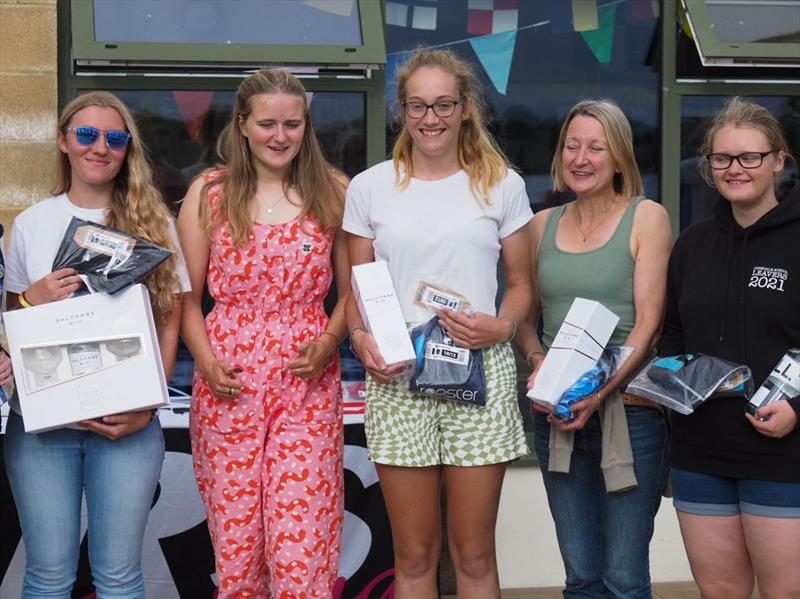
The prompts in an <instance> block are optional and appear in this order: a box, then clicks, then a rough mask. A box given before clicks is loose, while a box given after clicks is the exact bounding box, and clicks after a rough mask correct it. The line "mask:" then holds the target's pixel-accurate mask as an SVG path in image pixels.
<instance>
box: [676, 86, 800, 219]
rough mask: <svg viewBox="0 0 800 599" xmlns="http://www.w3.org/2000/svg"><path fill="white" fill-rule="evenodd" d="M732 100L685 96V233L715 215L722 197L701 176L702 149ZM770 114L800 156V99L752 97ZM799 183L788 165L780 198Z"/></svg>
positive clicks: (682, 206)
mask: <svg viewBox="0 0 800 599" xmlns="http://www.w3.org/2000/svg"><path fill="white" fill-rule="evenodd" d="M727 99H728V98H727V97H725V96H683V98H682V99H681V165H680V170H681V184H680V195H681V202H680V225H681V229H685V228H686V227H688V226H689V225H690V224H692V223H693V222H696V221H698V220H700V219H702V218H705V217H707V216H709V215H710V214H711V211H712V209H713V207H714V204H715V203H716V202H717V199H718V198H719V195H718V194H717V192H716V190H715V189H713V188H712V187H710V186H709V185H708V184H707V183H706V182H705V181H704V180H703V178H702V177H701V176H700V171H699V170H698V160H699V156H698V153H697V152H698V149H699V147H700V145H701V144H702V142H703V137H704V135H705V132H706V129H707V127H708V124H709V120H710V119H711V117H712V116H713V114H714V113H715V112H716V111H717V110H719V109H720V108H721V107H722V106H723V104H724V103H725V101H726V100H727ZM749 99H751V100H753V101H754V102H758V103H759V104H761V105H762V106H764V107H765V108H766V109H767V110H769V111H770V112H771V113H772V114H773V115H775V117H776V118H777V119H778V121H779V122H780V123H781V126H782V127H783V131H784V133H785V135H786V138H787V140H788V142H789V150H790V151H791V153H792V155H793V156H797V155H798V152H800V96H790V97H780V96H752V97H749ZM797 182H798V170H797V164H796V162H794V161H792V160H787V161H786V168H785V171H784V175H783V177H782V178H781V185H780V188H779V191H778V195H779V197H780V196H781V194H782V193H783V192H785V191H786V190H787V189H790V188H791V186H792V185H794V184H795V183H797Z"/></svg>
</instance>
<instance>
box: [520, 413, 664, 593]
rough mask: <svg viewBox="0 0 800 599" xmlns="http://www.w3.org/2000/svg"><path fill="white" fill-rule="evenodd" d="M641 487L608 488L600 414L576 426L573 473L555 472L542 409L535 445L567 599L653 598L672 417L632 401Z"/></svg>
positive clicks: (631, 427) (632, 430) (632, 431)
mask: <svg viewBox="0 0 800 599" xmlns="http://www.w3.org/2000/svg"><path fill="white" fill-rule="evenodd" d="M625 412H626V414H627V416H628V430H629V434H630V438H631V448H632V449H633V459H634V472H635V473H636V480H637V482H638V486H637V487H636V488H635V489H631V490H629V491H622V492H617V493H606V490H605V483H604V481H603V474H602V471H601V470H600V458H601V448H600V444H601V438H602V437H601V431H600V419H599V417H598V416H597V414H595V415H593V416H592V417H591V418H590V419H589V422H587V423H586V426H585V427H584V428H583V430H580V431H576V432H575V438H574V446H573V451H572V461H571V465H570V472H569V474H563V473H557V472H548V470H547V465H548V459H549V455H550V454H549V450H548V441H549V438H550V425H549V424H548V422H547V420H546V416H545V415H544V414H540V413H537V414H536V415H535V431H536V436H535V447H536V454H537V456H538V458H539V462H540V464H541V468H542V477H543V478H544V485H545V489H546V490H547V501H548V503H549V504H550V512H551V513H552V515H553V521H554V522H555V525H556V535H557V536H558V545H559V549H560V550H561V557H562V559H563V561H564V568H565V570H566V573H567V580H566V588H565V590H564V597H566V598H568V599H571V598H577V597H591V598H598V597H619V598H623V597H624V598H625V599H637V598H642V597H648V598H649V597H651V596H652V592H651V589H650V554H649V545H650V539H651V537H652V536H653V519H654V518H655V515H656V512H657V511H658V507H659V504H660V503H661V492H662V491H663V489H664V484H665V481H666V476H667V468H668V454H667V451H668V450H667V446H668V443H667V423H666V419H665V418H664V416H663V415H662V414H661V413H660V412H658V411H657V410H653V409H650V408H646V407H639V406H626V407H625Z"/></svg>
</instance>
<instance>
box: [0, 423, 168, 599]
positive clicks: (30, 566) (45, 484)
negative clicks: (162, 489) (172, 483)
mask: <svg viewBox="0 0 800 599" xmlns="http://www.w3.org/2000/svg"><path fill="white" fill-rule="evenodd" d="M163 459H164V436H163V435H162V433H161V426H160V425H159V423H158V420H157V419H156V420H154V421H153V422H151V423H150V424H149V425H148V426H147V427H146V428H144V429H143V430H141V431H139V432H137V433H134V434H131V435H127V436H125V437H122V438H121V439H118V440H117V441H111V440H109V439H106V438H105V437H102V436H100V435H98V434H95V433H93V432H90V431H85V430H75V429H67V428H62V429H57V430H53V431H48V432H45V433H38V434H35V433H26V432H25V430H24V428H23V425H22V419H21V418H20V417H19V416H18V415H17V414H15V413H13V412H12V413H11V414H10V416H9V418H8V424H7V427H6V434H5V461H6V469H7V473H8V479H9V482H10V483H11V491H12V493H13V494H14V502H15V503H16V506H17V512H18V513H19V519H20V524H21V527H22V538H23V541H24V542H25V551H26V556H27V564H26V568H25V580H24V583H23V587H22V596H23V598H24V599H27V598H31V599H33V598H36V599H38V598H40V597H59V598H63V599H69V597H70V595H71V591H72V586H73V584H74V582H75V578H76V571H77V568H78V557H79V553H80V544H81V499H82V496H83V494H84V493H85V495H86V507H87V511H88V515H89V531H88V534H89V562H90V564H91V568H92V578H93V581H94V586H95V589H96V591H97V598H98V599H103V598H105V597H115V598H119V597H122V598H125V599H143V598H144V577H143V575H142V563H141V562H142V539H143V537H144V529H145V525H146V524H147V516H148V513H149V511H150V506H151V504H152V501H153V495H154V493H155V489H156V485H157V484H158V479H159V476H160V473H161V462H162V461H163Z"/></svg>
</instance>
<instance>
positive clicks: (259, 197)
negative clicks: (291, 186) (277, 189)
mask: <svg viewBox="0 0 800 599" xmlns="http://www.w3.org/2000/svg"><path fill="white" fill-rule="evenodd" d="M256 197H257V198H258V199H259V200H261V194H260V193H259V192H256ZM284 198H286V192H283V193H282V194H281V195H280V197H279V198H278V199H277V200H275V201H274V202H272V203H271V204H267V203H265V202H263V201H262V203H261V206H262V207H263V208H264V209H265V210H266V211H267V214H272V209H273V208H275V206H277V205H278V204H280V203H281V200H283V199H284Z"/></svg>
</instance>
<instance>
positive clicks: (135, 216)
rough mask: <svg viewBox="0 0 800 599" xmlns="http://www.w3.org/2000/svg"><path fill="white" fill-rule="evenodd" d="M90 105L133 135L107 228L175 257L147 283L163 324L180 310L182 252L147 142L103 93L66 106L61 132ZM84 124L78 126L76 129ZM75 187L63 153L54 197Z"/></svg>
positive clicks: (125, 113)
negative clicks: (109, 112)
mask: <svg viewBox="0 0 800 599" xmlns="http://www.w3.org/2000/svg"><path fill="white" fill-rule="evenodd" d="M90 106H101V107H108V108H113V109H114V110H116V111H117V113H119V116H120V117H122V121H123V123H124V124H125V128H126V129H127V130H128V132H129V133H130V134H131V139H130V142H129V143H128V148H127V152H126V154H125V162H124V163H123V164H122V168H120V171H119V173H117V176H116V177H115V179H114V190H113V192H112V194H111V206H110V208H111V214H110V216H109V219H108V222H106V223H105V224H107V225H108V226H110V227H114V228H116V229H119V230H121V231H125V232H126V233H130V234H131V235H135V236H136V237H139V238H141V239H144V240H146V241H149V242H151V243H154V244H156V245H158V246H160V247H162V248H165V249H168V250H171V251H172V252H173V254H172V256H171V257H170V258H168V259H167V260H166V261H164V262H163V263H162V264H161V265H160V266H159V267H158V268H157V269H156V270H155V271H153V272H152V273H150V274H149V275H148V276H147V277H146V278H145V279H144V281H142V282H143V283H144V284H145V285H146V286H147V290H148V291H149V292H150V302H151V303H152V305H153V310H154V312H155V314H156V317H157V318H158V319H159V320H162V321H163V320H164V319H166V317H167V316H168V315H169V313H170V312H172V310H173V309H174V308H175V306H176V305H177V302H178V300H177V297H176V295H175V290H176V289H180V279H179V278H178V275H177V273H176V271H175V268H176V264H177V260H178V254H177V248H176V247H175V246H174V244H173V241H172V237H171V236H170V220H171V219H172V215H171V214H170V211H169V209H168V208H167V206H166V205H165V204H164V200H163V198H162V197H161V193H160V192H159V191H158V189H157V188H156V186H155V184H154V183H153V171H152V169H151V167H150V162H149V160H148V156H147V148H145V146H144V144H143V143H142V138H141V135H140V134H139V129H138V127H137V126H136V122H135V121H134V119H133V115H131V113H130V110H128V107H127V106H125V104H124V103H123V102H122V100H120V99H119V98H117V97H116V96H115V95H113V94H110V93H108V92H104V91H94V92H88V93H85V94H82V95H80V96H78V97H77V98H75V99H74V100H72V102H70V103H69V104H67V105H66V106H65V107H64V110H63V111H62V113H61V116H60V117H59V119H58V130H59V131H61V132H62V133H63V132H64V131H65V130H66V128H67V127H69V126H70V124H71V122H72V118H73V117H74V116H75V115H76V114H77V113H78V112H80V111H81V110H83V109H84V108H88V107H90ZM80 124H81V123H75V125H80ZM71 187H72V167H71V165H70V162H69V157H68V156H67V154H66V153H64V152H59V159H58V167H57V172H56V183H55V187H54V188H53V195H59V194H62V193H68V192H69V190H70V188H71Z"/></svg>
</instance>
